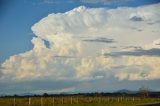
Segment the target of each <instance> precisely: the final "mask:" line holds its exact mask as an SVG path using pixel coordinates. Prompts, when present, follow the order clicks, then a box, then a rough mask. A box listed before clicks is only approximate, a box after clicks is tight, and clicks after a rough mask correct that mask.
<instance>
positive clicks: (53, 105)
mask: <svg viewBox="0 0 160 106" xmlns="http://www.w3.org/2000/svg"><path fill="white" fill-rule="evenodd" d="M52 101H53V106H54V97H53V98H52Z"/></svg>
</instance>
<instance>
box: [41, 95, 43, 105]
mask: <svg viewBox="0 0 160 106" xmlns="http://www.w3.org/2000/svg"><path fill="white" fill-rule="evenodd" d="M41 106H43V98H42V97H41Z"/></svg>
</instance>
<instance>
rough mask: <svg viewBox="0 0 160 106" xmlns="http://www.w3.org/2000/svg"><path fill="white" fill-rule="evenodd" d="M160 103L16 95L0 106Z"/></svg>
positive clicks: (139, 99)
mask: <svg viewBox="0 0 160 106" xmlns="http://www.w3.org/2000/svg"><path fill="white" fill-rule="evenodd" d="M153 103H160V98H143V99H142V98H138V97H80V96H79V97H77V96H74V97H16V98H13V97H12V98H11V97H7V98H0V106H136V105H141V104H153Z"/></svg>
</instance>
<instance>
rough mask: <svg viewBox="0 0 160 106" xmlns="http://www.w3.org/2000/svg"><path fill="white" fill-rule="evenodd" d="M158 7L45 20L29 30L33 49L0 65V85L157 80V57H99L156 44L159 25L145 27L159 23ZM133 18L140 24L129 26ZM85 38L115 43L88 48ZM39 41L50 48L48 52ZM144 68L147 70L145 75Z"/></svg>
mask: <svg viewBox="0 0 160 106" xmlns="http://www.w3.org/2000/svg"><path fill="white" fill-rule="evenodd" d="M159 5H160V4H155V5H149V6H143V7H135V8H129V7H123V8H117V9H106V8H86V7H84V6H81V7H78V8H75V9H73V10H71V11H68V12H65V13H57V14H54V13H52V14H49V15H48V16H47V17H45V18H43V19H42V20H40V21H39V22H37V23H36V24H35V25H34V26H32V31H33V33H34V34H35V35H36V37H33V39H32V41H31V42H32V44H33V45H34V48H33V49H32V50H30V51H27V52H25V53H21V54H17V55H14V56H11V57H10V58H9V59H7V60H6V61H5V62H4V63H3V64H2V68H3V69H1V70H2V73H3V77H2V79H11V80H14V81H25V80H37V79H42V80H44V79H50V80H76V81H77V80H78V81H81V80H91V79H99V78H104V77H107V76H113V77H116V78H119V79H121V80H122V79H129V80H143V79H158V78H159V76H160V75H159V71H158V70H159V69H160V67H158V64H159V57H147V56H146V57H143V56H142V57H136V56H135V57H132V56H126V57H122V58H121V57H102V55H103V54H102V53H104V51H107V52H114V51H120V50H121V46H126V45H133V46H140V47H142V46H144V45H145V44H149V43H150V42H152V41H154V40H155V39H159V33H160V32H159V31H158V30H159V27H158V26H159V25H157V23H156V24H152V25H150V24H148V23H149V22H155V21H157V20H158V19H159V17H160V14H159V12H158V11H157V10H158V9H159V8H160V6H159ZM133 16H134V17H138V18H136V19H140V18H142V19H141V20H143V21H136V22H134V20H131V17H133ZM139 17H140V18H139ZM137 29H141V30H142V31H141V32H140V31H138V30H137ZM153 30H157V31H156V32H153ZM84 38H89V39H92V38H108V39H113V40H115V41H117V42H114V43H97V42H93V43H89V42H84V41H83V39H84ZM44 41H48V42H49V48H48V47H47V46H46V45H45V43H44ZM157 42H158V41H156V43H155V42H154V44H157ZM109 46H116V47H117V48H116V49H112V48H109ZM70 57H72V58H70ZM134 59H136V60H134ZM126 64H127V65H126ZM121 65H123V66H125V67H124V68H123V69H122V70H120V71H117V70H116V69H114V67H116V66H121ZM137 65H138V66H139V67H136V66H137ZM146 66H147V67H149V69H150V70H149V69H147V71H146V68H144V67H146ZM126 67H129V68H126ZM143 68H144V69H143ZM126 69H127V70H128V71H123V70H126ZM133 69H136V71H135V70H133ZM130 70H131V71H130ZM145 72H147V75H145V77H144V74H143V73H145Z"/></svg>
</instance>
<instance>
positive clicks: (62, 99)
mask: <svg viewBox="0 0 160 106" xmlns="http://www.w3.org/2000/svg"><path fill="white" fill-rule="evenodd" d="M62 104H63V96H62Z"/></svg>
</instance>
